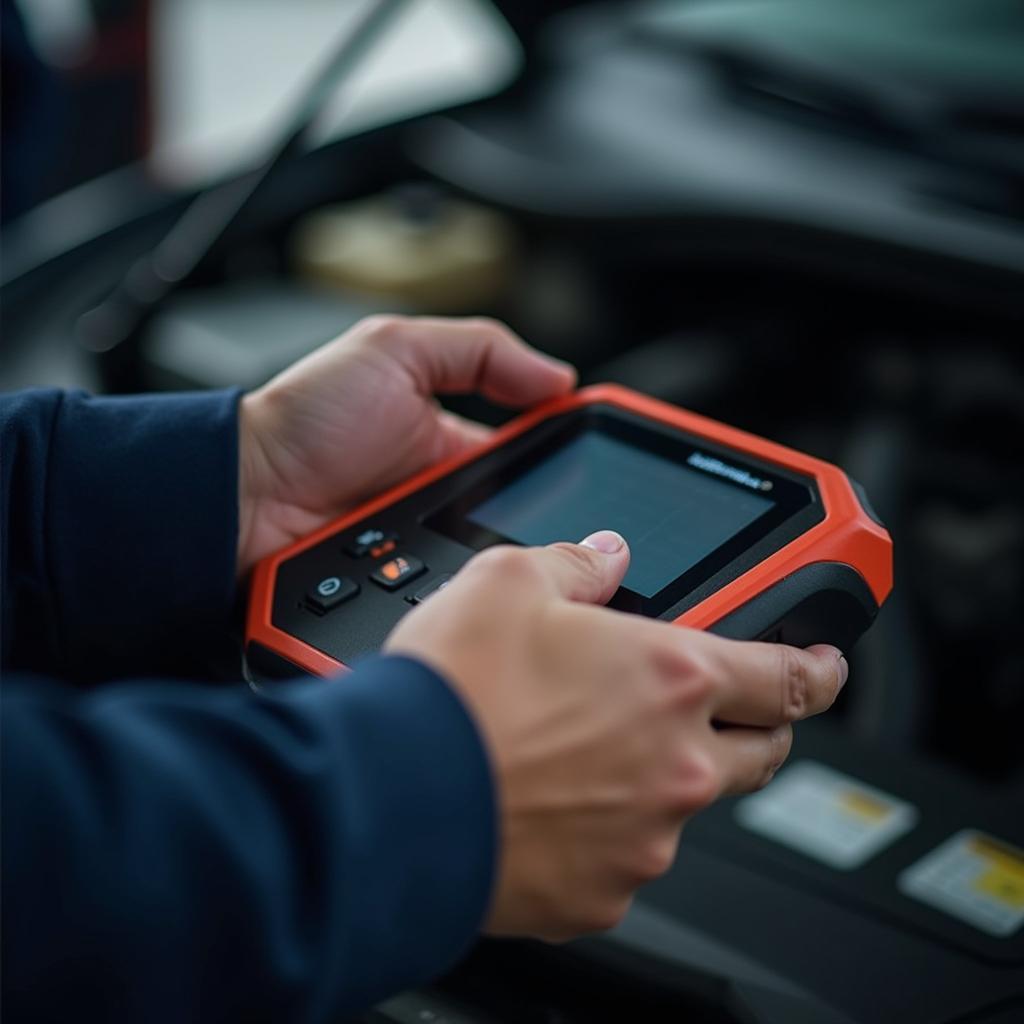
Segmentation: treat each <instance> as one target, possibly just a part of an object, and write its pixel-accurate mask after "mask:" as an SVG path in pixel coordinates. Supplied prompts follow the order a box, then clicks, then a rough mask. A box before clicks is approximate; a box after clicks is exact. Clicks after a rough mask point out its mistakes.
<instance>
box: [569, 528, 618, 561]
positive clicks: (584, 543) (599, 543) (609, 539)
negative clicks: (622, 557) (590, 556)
mask: <svg viewBox="0 0 1024 1024" xmlns="http://www.w3.org/2000/svg"><path fill="white" fill-rule="evenodd" d="M625 543H626V542H625V541H624V540H623V539H622V538H621V537H620V536H619V535H618V534H617V533H616V532H615V531H614V530H598V531H597V533H592V534H591V535H590V536H589V537H587V539H586V540H581V541H580V546H581V547H584V548H593V549H594V550H595V551H600V552H601V554H603V555H614V554H615V553H616V552H617V551H621V550H622V549H623V547H624V546H625Z"/></svg>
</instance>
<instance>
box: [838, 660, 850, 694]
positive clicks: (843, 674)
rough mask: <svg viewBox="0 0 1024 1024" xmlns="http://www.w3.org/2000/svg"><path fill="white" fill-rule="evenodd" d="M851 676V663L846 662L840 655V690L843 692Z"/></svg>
mask: <svg viewBox="0 0 1024 1024" xmlns="http://www.w3.org/2000/svg"><path fill="white" fill-rule="evenodd" d="M849 675H850V663H849V662H848V661H847V660H846V658H845V657H844V656H843V654H842V653H840V655H839V689H840V690H841V689H842V688H843V687H844V686H845V685H846V680H847V678H848V677H849Z"/></svg>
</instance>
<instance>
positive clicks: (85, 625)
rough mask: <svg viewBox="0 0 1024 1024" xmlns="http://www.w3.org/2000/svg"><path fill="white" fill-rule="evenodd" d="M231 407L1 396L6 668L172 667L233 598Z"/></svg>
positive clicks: (205, 639) (111, 671) (117, 670)
mask: <svg viewBox="0 0 1024 1024" xmlns="http://www.w3.org/2000/svg"><path fill="white" fill-rule="evenodd" d="M237 403H238V395H237V392H234V391H218V392H211V393H206V394H181V395H166V396H145V397H139V398H92V397H89V396H88V395H85V394H83V393H80V392H67V393H65V392H60V391H28V392H21V393H17V394H11V395H3V396H0V515H2V522H0V559H2V566H0V571H2V580H3V592H2V595H0V597H2V600H3V637H4V641H5V642H4V647H3V652H2V655H3V664H4V665H5V666H6V667H7V668H19V669H24V670H29V671H34V672H46V673H50V674H59V675H61V677H62V678H65V679H109V678H111V677H114V676H128V675H132V674H135V675H138V674H141V673H149V672H153V671H157V670H164V669H165V668H168V667H169V666H173V665H174V664H175V662H176V660H181V661H185V660H187V657H186V656H187V655H188V654H190V653H195V652H196V651H198V650H200V649H202V648H203V647H204V646H205V645H206V644H208V643H209V642H210V641H211V638H212V637H214V636H215V635H216V634H223V633H224V631H225V628H226V626H227V623H228V621H229V617H230V614H231V609H232V605H233V601H234V598H235V563H236V548H237V530H238V507H237V506H238V428H237Z"/></svg>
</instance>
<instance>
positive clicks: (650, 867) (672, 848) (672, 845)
mask: <svg viewBox="0 0 1024 1024" xmlns="http://www.w3.org/2000/svg"><path fill="white" fill-rule="evenodd" d="M675 859H676V841H675V837H674V836H670V837H667V838H659V839H658V840H656V841H653V842H651V843H649V844H648V845H647V847H646V849H645V850H644V851H643V855H642V858H641V860H640V863H639V865H638V866H637V877H638V879H639V881H640V882H641V883H644V882H653V881H654V880H655V879H656V878H661V876H662V875H663V874H665V872H666V871H668V869H669V868H670V867H672V865H673V863H675Z"/></svg>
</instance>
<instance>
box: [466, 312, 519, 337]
mask: <svg viewBox="0 0 1024 1024" xmlns="http://www.w3.org/2000/svg"><path fill="white" fill-rule="evenodd" d="M465 323H466V325H467V326H468V327H471V328H472V329H473V330H475V331H477V332H478V333H480V334H489V335H491V336H493V337H496V338H497V337H502V338H505V337H508V336H509V335H510V334H511V332H510V331H509V329H508V328H507V327H506V326H505V325H504V324H503V323H502V322H501V321H500V320H496V319H495V318H494V317H491V316H471V317H467V318H466V320H465Z"/></svg>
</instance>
